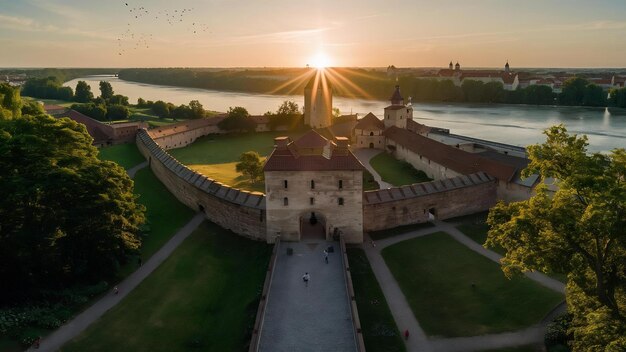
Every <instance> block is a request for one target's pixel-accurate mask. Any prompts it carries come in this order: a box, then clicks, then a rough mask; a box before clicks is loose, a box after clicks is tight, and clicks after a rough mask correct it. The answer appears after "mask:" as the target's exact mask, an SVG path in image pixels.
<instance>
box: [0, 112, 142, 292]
mask: <svg viewBox="0 0 626 352" xmlns="http://www.w3.org/2000/svg"><path fill="white" fill-rule="evenodd" d="M92 142H93V140H92V138H91V137H90V136H89V134H88V133H87V131H86V129H85V127H84V125H82V124H78V123H76V122H74V121H72V120H70V119H67V118H61V119H56V118H52V117H50V116H47V115H43V114H39V115H36V116H31V115H24V116H22V117H17V116H14V118H12V119H2V120H0V194H2V197H0V218H1V219H2V223H1V224H0V282H2V283H3V289H2V290H0V304H5V303H8V302H14V301H17V300H21V299H26V298H29V297H32V296H36V295H37V294H38V293H39V292H41V290H46V289H47V290H49V289H58V288H64V287H67V286H68V285H72V284H74V283H91V282H97V281H99V280H102V279H108V278H112V277H113V276H114V275H115V274H116V273H117V270H118V268H119V265H120V264H121V263H123V262H124V261H125V260H126V257H127V255H128V254H130V253H133V252H134V251H136V250H137V248H138V247H139V245H140V243H141V240H140V237H139V235H140V233H139V226H140V225H141V224H142V223H143V222H144V214H143V212H144V209H143V207H142V206H141V205H139V204H137V203H136V199H135V195H134V194H133V182H132V180H130V178H129V177H128V175H127V174H126V172H125V170H124V169H123V168H121V167H120V166H118V165H117V164H115V163H113V162H108V161H101V160H100V159H98V157H97V155H98V151H97V149H96V148H95V147H93V146H92Z"/></svg>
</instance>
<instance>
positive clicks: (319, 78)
mask: <svg viewBox="0 0 626 352" xmlns="http://www.w3.org/2000/svg"><path fill="white" fill-rule="evenodd" d="M332 117H333V87H332V85H331V83H330V81H329V80H328V79H327V78H326V76H325V75H324V74H323V73H322V71H319V70H318V71H317V72H316V73H315V74H314V75H313V77H312V78H311V79H310V80H309V82H308V83H307V85H306V86H305V87H304V124H305V125H307V126H310V127H312V128H326V127H329V126H330V125H331V124H332Z"/></svg>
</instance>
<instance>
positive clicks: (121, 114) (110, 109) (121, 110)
mask: <svg viewBox="0 0 626 352" xmlns="http://www.w3.org/2000/svg"><path fill="white" fill-rule="evenodd" d="M129 116H130V111H129V110H128V108H127V107H125V106H124V105H109V106H107V112H106V118H107V119H108V120H112V121H114V120H126V119H128V117H129Z"/></svg>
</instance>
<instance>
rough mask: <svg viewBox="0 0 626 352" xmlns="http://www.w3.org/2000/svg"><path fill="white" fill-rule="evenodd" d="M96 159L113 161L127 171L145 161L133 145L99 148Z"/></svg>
mask: <svg viewBox="0 0 626 352" xmlns="http://www.w3.org/2000/svg"><path fill="white" fill-rule="evenodd" d="M99 151H100V154H99V155H98V157H99V158H100V159H102V160H109V161H114V162H116V163H118V164H120V166H121V167H123V168H124V169H126V170H128V169H130V168H132V167H133V166H135V165H138V164H141V163H142V162H144V161H145V160H146V159H144V157H143V155H141V153H139V149H137V145H136V144H135V143H125V144H118V145H113V146H110V147H104V148H100V150H99Z"/></svg>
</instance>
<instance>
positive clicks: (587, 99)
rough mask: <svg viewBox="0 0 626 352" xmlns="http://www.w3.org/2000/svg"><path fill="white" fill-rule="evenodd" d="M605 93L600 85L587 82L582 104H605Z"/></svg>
mask: <svg viewBox="0 0 626 352" xmlns="http://www.w3.org/2000/svg"><path fill="white" fill-rule="evenodd" d="M606 97H607V93H606V92H604V90H603V89H602V87H600V86H598V85H595V84H593V83H592V84H588V85H587V86H586V87H585V94H584V95H583V104H582V105H584V106H606Z"/></svg>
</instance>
